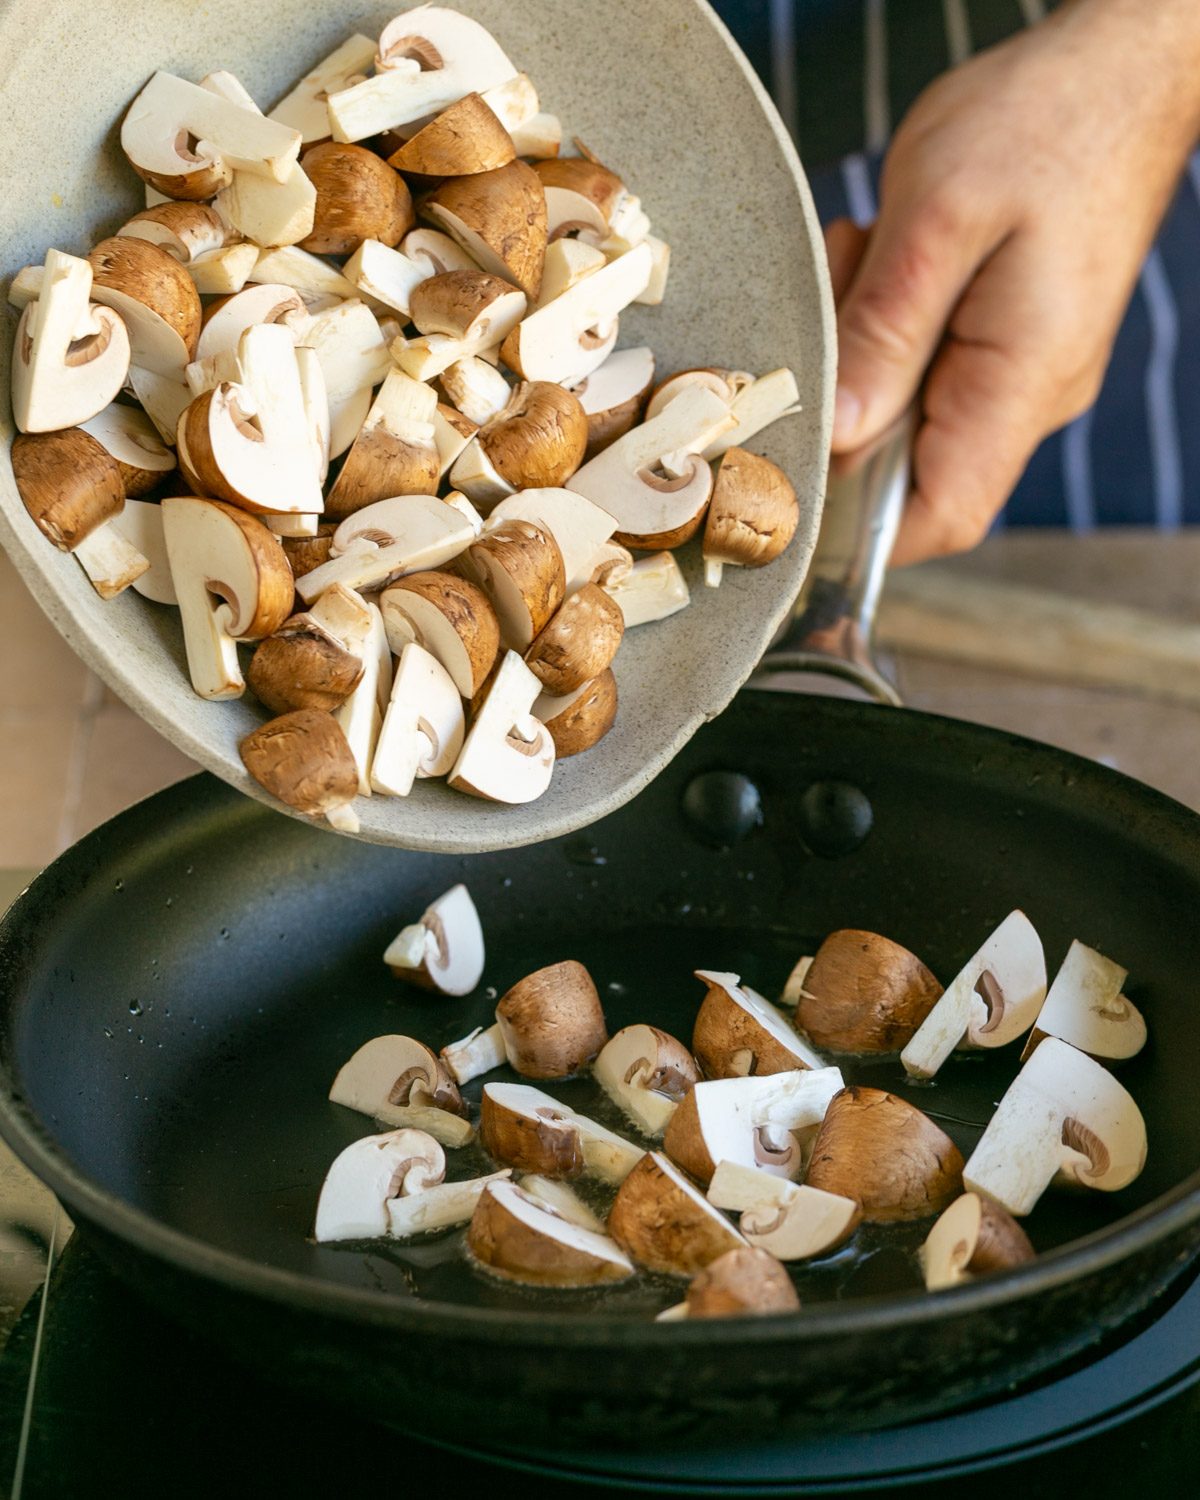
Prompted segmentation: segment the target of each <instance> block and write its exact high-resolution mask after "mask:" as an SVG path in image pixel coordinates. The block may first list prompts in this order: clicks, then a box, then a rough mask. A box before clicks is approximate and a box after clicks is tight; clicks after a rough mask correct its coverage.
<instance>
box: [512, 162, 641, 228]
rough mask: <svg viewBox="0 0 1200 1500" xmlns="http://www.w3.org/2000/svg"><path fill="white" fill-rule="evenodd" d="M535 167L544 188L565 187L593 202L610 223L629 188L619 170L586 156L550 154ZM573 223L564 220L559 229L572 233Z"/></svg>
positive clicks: (603, 217)
mask: <svg viewBox="0 0 1200 1500" xmlns="http://www.w3.org/2000/svg"><path fill="white" fill-rule="evenodd" d="M533 170H534V171H535V172H536V173H537V175H538V177H539V178H540V179H541V183H542V187H543V188H565V189H566V190H567V191H568V192H571V193H578V194H579V195H580V197H582V198H586V199H587V200H588V202H589V203H593V204H594V205H595V206H596V208H598V209H599V211H600V216H601V218H602V219H603V220H604V222H605V223H606V224H607V223H608V221H609V219H610V218H611V217H612V211H613V209H614V208H615V207H616V206H617V201H618V200H619V199H620V197H621V195H622V194H623V193H624V191H625V184H624V183H623V182H622V181H621V179H620V178H619V177H618V176H617V174H616V173H615V172H610V171H609V170H608V168H607V167H604V166H601V165H600V163H599V162H597V161H590V160H589V159H588V158H587V157H585V156H552V157H548V158H546V159H544V160H543V161H538V162H535V163H534V166H533ZM571 227H572V226H571V225H570V224H569V223H568V224H560V225H559V226H558V229H557V231H556V233H557V235H562V234H569V233H570V231H571Z"/></svg>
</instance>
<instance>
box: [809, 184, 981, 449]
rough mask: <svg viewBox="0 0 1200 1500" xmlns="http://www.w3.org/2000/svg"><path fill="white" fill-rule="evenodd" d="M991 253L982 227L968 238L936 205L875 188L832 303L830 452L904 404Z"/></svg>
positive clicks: (859, 440) (871, 430) (864, 437)
mask: <svg viewBox="0 0 1200 1500" xmlns="http://www.w3.org/2000/svg"><path fill="white" fill-rule="evenodd" d="M991 248H992V246H991V245H990V244H989V243H988V241H987V238H986V236H985V234H984V232H983V226H982V225H978V224H977V225H976V226H974V232H972V226H970V225H966V224H963V223H961V222H959V221H958V216H957V215H956V214H954V213H953V212H951V211H948V210H947V207H946V205H945V204H935V203H934V202H933V200H931V199H929V198H925V199H924V200H921V199H920V198H916V199H915V200H914V198H913V197H911V196H905V195H897V194H891V195H889V194H887V193H886V192H885V195H884V200H883V203H882V205H881V209H880V215H879V218H878V220H877V221H876V223H875V226H874V228H873V230H872V232H871V236H870V239H869V241H868V242H867V244H866V247H865V250H864V253H863V258H862V261H861V263H860V265H859V267H858V271H857V274H856V275H855V277H854V280H853V282H852V283H851V285H850V287H849V289H848V290H847V291H846V292H845V293H844V295H843V297H842V299H841V302H840V304H839V307H838V388H837V403H836V407H835V414H834V430H833V448H834V451H835V452H849V451H852V450H853V449H855V448H858V447H860V446H861V445H862V444H863V443H868V442H870V441H871V440H872V439H873V438H875V437H877V436H878V435H879V434H880V433H881V432H883V431H884V429H885V428H887V427H888V426H890V424H891V423H892V422H894V421H895V420H896V418H897V417H899V416H900V414H901V413H902V412H903V411H904V409H905V407H907V406H908V405H909V403H910V402H911V401H912V399H913V397H914V396H915V395H916V393H917V390H918V389H919V387H920V384H921V380H922V378H923V376H924V374H925V370H926V368H927V367H928V365H929V362H930V361H931V360H932V358H933V356H934V353H935V352H936V350H937V348H938V345H939V344H940V342H941V339H942V336H943V334H944V332H945V329H946V325H947V323H948V322H949V319H950V315H951V313H952V312H953V311H954V308H955V306H956V304H957V303H958V300H959V298H960V297H961V296H962V294H963V292H964V290H965V289H966V287H967V285H968V284H969V282H970V281H971V278H972V276H973V275H974V273H975V271H976V270H977V268H978V267H979V265H980V263H981V262H982V261H983V259H984V258H985V256H986V255H987V254H988V253H989V252H990V250H991Z"/></svg>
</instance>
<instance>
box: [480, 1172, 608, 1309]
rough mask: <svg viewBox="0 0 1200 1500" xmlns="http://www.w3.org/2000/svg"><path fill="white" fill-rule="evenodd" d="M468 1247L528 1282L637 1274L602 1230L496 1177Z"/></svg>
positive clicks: (575, 1282)
mask: <svg viewBox="0 0 1200 1500" xmlns="http://www.w3.org/2000/svg"><path fill="white" fill-rule="evenodd" d="M467 1248H468V1249H469V1250H470V1252H471V1254H472V1255H474V1257H475V1259H476V1260H478V1261H479V1262H480V1263H481V1264H483V1265H485V1266H487V1268H488V1269H489V1270H490V1271H491V1272H493V1273H494V1274H496V1275H499V1276H504V1277H506V1278H508V1279H510V1280H513V1281H520V1282H524V1283H526V1284H529V1285H536V1286H595V1285H597V1284H600V1283H603V1282H609V1281H624V1280H625V1279H626V1278H627V1277H629V1276H631V1275H632V1274H633V1267H632V1266H631V1265H630V1264H629V1262H628V1261H627V1260H626V1259H625V1257H624V1256H623V1255H621V1254H620V1252H619V1251H618V1249H617V1247H616V1246H615V1245H613V1244H612V1242H611V1241H609V1240H607V1239H606V1238H605V1237H604V1236H603V1235H599V1234H596V1233H595V1232H594V1231H592V1230H590V1229H585V1228H583V1227H582V1226H581V1225H579V1224H575V1223H572V1222H571V1221H570V1220H569V1219H567V1218H565V1217H564V1216H563V1215H561V1214H559V1213H558V1212H556V1211H555V1209H554V1208H552V1207H551V1206H550V1205H549V1204H547V1203H545V1202H543V1201H541V1200H539V1199H537V1198H535V1197H533V1196H532V1194H530V1193H526V1192H524V1191H523V1190H522V1189H521V1188H520V1187H518V1186H517V1185H516V1184H515V1183H510V1182H503V1183H496V1184H494V1185H493V1186H491V1187H489V1188H488V1189H487V1190H486V1191H485V1192H484V1193H483V1195H482V1196H481V1197H480V1199H479V1202H478V1203H477V1204H476V1206H475V1212H474V1214H473V1215H472V1217H471V1223H470V1225H469V1227H468V1229H467Z"/></svg>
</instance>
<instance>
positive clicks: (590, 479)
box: [567, 261, 733, 551]
mask: <svg viewBox="0 0 1200 1500" xmlns="http://www.w3.org/2000/svg"><path fill="white" fill-rule="evenodd" d="M614 264H616V265H620V261H617V262H615V263H614ZM732 422H733V418H732V416H731V415H730V411H729V407H728V406H726V404H725V403H724V402H723V401H722V400H721V399H720V397H718V396H716V395H714V394H713V393H712V391H709V390H705V389H704V388H703V387H695V388H689V389H687V390H685V391H684V392H683V393H682V394H681V395H679V396H678V397H676V399H675V400H674V401H672V402H671V403H670V404H669V405H668V406H667V407H666V409H665V410H664V411H662V412H660V413H659V415H658V416H657V417H653V418H651V419H649V420H647V421H645V422H643V423H642V424H641V426H640V427H635V428H633V429H632V430H631V431H630V432H627V433H626V434H625V436H624V437H621V438H618V439H617V440H616V442H615V443H611V444H610V445H609V446H608V447H607V448H605V450H604V452H603V453H600V454H598V455H597V456H596V457H595V458H593V459H591V460H590V461H589V462H588V463H586V464H584V466H583V468H582V469H580V470H579V472H578V473H577V474H575V475H574V476H573V477H572V478H571V479H569V480H568V481H567V488H568V489H570V490H574V491H575V492H576V493H577V494H580V495H586V496H587V498H588V499H589V500H593V501H595V503H596V504H597V505H599V506H602V507H603V509H605V510H607V511H609V512H610V513H611V514H612V515H613V516H614V517H615V518H616V522H617V532H616V539H617V541H619V542H621V543H623V544H624V545H625V546H627V547H637V548H641V549H642V550H645V551H657V550H659V549H660V548H671V547H678V546H680V545H681V544H682V543H683V542H686V541H687V540H688V538H689V537H691V536H692V535H694V534H695V532H696V530H697V529H698V528H699V526H700V523H701V521H702V520H703V519H704V511H705V508H706V506H707V505H708V501H709V496H710V495H711V494H712V484H713V475H712V469H711V468H710V467H709V466H708V464H707V463H706V462H705V460H704V459H703V458H702V457H701V456H700V450H701V449H702V448H703V447H704V445H705V444H706V443H707V442H709V441H710V439H711V438H712V436H713V435H714V434H715V433H718V432H723V431H724V430H725V429H726V428H727V427H728V426H730V425H731V423H732Z"/></svg>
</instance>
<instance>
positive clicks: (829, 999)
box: [784, 927, 942, 1052]
mask: <svg viewBox="0 0 1200 1500" xmlns="http://www.w3.org/2000/svg"><path fill="white" fill-rule="evenodd" d="M794 978H795V979H796V983H795V984H794V985H793V984H792V981H789V989H785V991H784V995H785V998H786V999H789V1000H794V1001H795V1005H796V1025H797V1026H798V1027H799V1029H800V1030H801V1031H802V1032H804V1034H805V1036H807V1037H809V1038H810V1039H811V1041H812V1042H813V1043H814V1044H815V1045H816V1046H818V1047H825V1048H827V1049H828V1050H829V1051H831V1052H896V1051H899V1049H900V1048H901V1047H904V1046H906V1045H907V1044H908V1043H909V1042H910V1041H911V1040H912V1037H913V1035H914V1033H915V1032H916V1030H917V1028H918V1027H919V1026H920V1025H921V1024H922V1022H923V1021H924V1020H925V1018H926V1016H928V1014H929V1012H930V1011H931V1010H932V1009H933V1007H934V1005H935V1004H936V1003H937V1001H938V1000H939V998H940V997H941V994H942V987H941V985H940V984H939V983H938V982H937V979H936V978H935V977H934V976H933V975H932V974H931V973H930V972H929V970H928V969H927V968H926V967H925V965H924V964H923V963H922V962H921V960H920V959H919V958H918V957H917V956H916V954H915V953H910V952H909V951H908V949H907V948H904V947H901V945H900V944H899V943H894V942H893V941H892V940H891V939H890V938H886V937H882V936H881V935H880V934H879V933H877V932H862V931H860V930H858V929H857V928H850V927H846V928H842V929H840V930H839V931H837V932H831V933H830V934H829V936H828V937H827V938H826V939H825V941H824V942H823V943H822V944H821V946H820V947H819V948H818V949H817V952H816V956H815V957H814V958H812V959H810V960H808V961H807V965H806V967H805V969H804V972H803V974H802V975H801V974H800V973H799V966H797V970H796V971H794Z"/></svg>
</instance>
